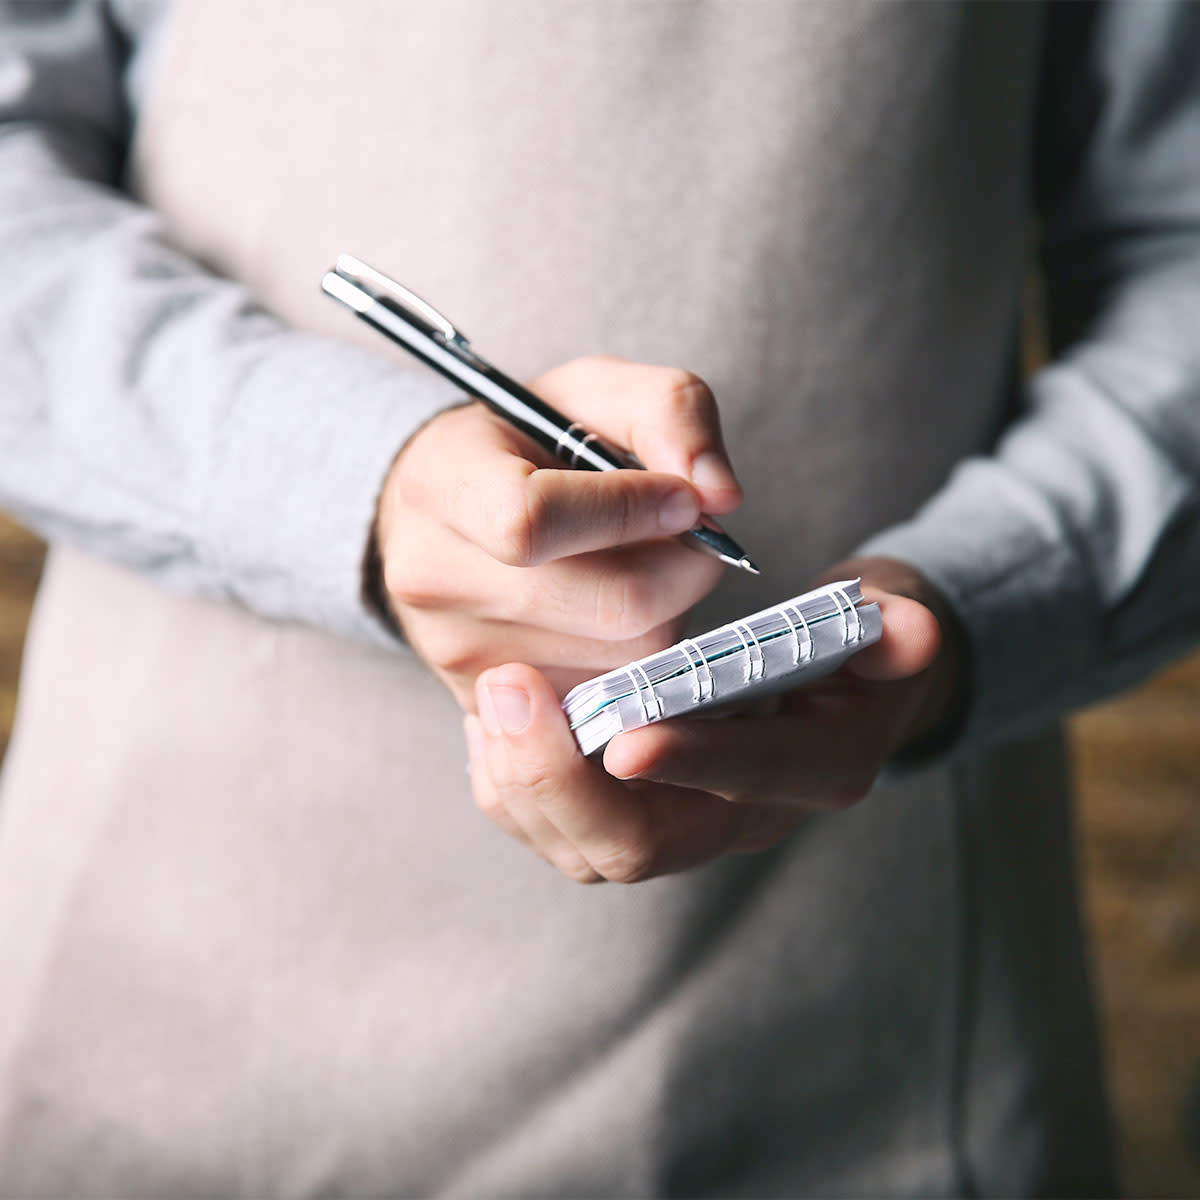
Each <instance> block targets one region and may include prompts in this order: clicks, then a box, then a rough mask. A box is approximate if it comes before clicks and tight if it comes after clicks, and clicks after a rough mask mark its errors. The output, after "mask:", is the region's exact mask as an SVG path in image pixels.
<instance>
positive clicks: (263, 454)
mask: <svg viewBox="0 0 1200 1200" xmlns="http://www.w3.org/2000/svg"><path fill="white" fill-rule="evenodd" d="M278 337H279V342H278V344H277V345H275V346H274V347H272V350H271V352H270V353H267V354H263V355H262V356H261V357H260V358H258V360H257V362H256V363H255V365H254V366H253V367H252V368H251V369H250V370H249V371H248V372H247V373H246V374H245V375H244V376H243V378H242V380H241V383H240V386H239V387H238V389H237V392H236V396H235V403H234V405H233V408H232V411H231V413H230V416H229V419H228V422H227V425H226V428H225V430H224V438H223V440H224V445H223V446H222V447H221V448H220V451H219V454H218V466H217V471H216V473H215V477H214V482H213V488H212V492H211V495H210V497H209V501H208V504H207V506H206V509H205V513H204V516H203V519H202V531H203V543H202V552H204V553H206V554H207V556H208V557H209V558H210V559H211V560H212V561H213V564H214V574H215V576H216V577H217V578H222V579H225V580H230V581H235V582H233V583H231V584H230V585H229V593H230V595H231V596H232V598H234V599H236V600H238V601H240V602H242V603H244V604H247V605H248V606H250V607H252V608H254V609H256V610H257V611H259V612H261V613H264V614H265V615H267V616H270V617H273V618H276V619H279V620H295V621H303V622H306V623H309V624H313V625H318V626H320V627H322V628H325V629H328V630H330V631H332V632H333V633H336V634H339V635H342V636H348V637H353V638H357V639H360V640H366V641H370V642H374V643H377V644H390V645H395V644H396V640H397V639H396V633H395V631H394V630H393V629H392V628H390V627H388V626H386V625H385V623H384V622H383V621H382V620H381V619H380V616H379V614H378V613H376V612H373V611H372V610H371V609H369V608H368V607H367V606H366V605H365V604H364V601H363V566H364V553H365V551H366V549H367V547H368V539H369V535H370V531H371V527H372V523H373V521H374V517H375V507H376V502H377V499H378V495H379V489H380V488H381V486H382V484H383V481H384V479H385V477H386V475H387V473H388V470H389V468H390V467H391V464H392V462H393V460H394V459H395V457H396V455H397V453H398V452H399V451H400V450H401V449H402V448H403V446H404V445H405V443H406V442H407V441H408V440H409V438H410V437H412V435H413V434H414V433H415V432H416V431H417V430H418V429H419V428H420V427H421V426H422V425H424V424H425V423H426V422H427V421H428V420H430V419H431V418H432V417H433V416H435V415H436V414H437V413H439V412H441V411H442V410H443V409H445V408H448V407H450V406H452V405H454V404H456V403H460V402H461V400H462V397H461V395H460V394H459V393H458V392H457V391H455V389H454V388H453V387H452V386H451V385H450V384H449V383H446V382H443V381H442V380H441V379H439V378H438V377H437V376H434V375H432V374H428V375H427V374H426V373H424V372H417V371H415V370H414V371H406V370H401V369H398V368H397V367H396V366H395V365H394V364H391V363H389V362H388V361H387V360H386V359H384V358H382V357H378V356H375V355H372V354H369V353H368V352H366V351H363V350H360V349H358V348H357V347H354V346H351V345H348V344H344V343H341V342H337V341H332V340H328V339H324V338H319V337H315V336H312V335H309V334H301V333H293V332H289V331H283V332H281V333H280V334H279V335H278Z"/></svg>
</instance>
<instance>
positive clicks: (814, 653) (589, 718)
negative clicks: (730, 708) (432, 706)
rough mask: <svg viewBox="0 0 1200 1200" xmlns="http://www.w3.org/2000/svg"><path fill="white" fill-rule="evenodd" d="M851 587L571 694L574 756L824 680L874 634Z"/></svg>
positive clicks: (691, 642)
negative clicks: (624, 736) (655, 726)
mask: <svg viewBox="0 0 1200 1200" xmlns="http://www.w3.org/2000/svg"><path fill="white" fill-rule="evenodd" d="M859 583H860V580H857V579H853V580H846V581H844V582H841V583H831V584H828V585H827V586H825V587H822V588H817V589H816V590H815V591H812V592H806V593H805V594H804V595H803V596H796V597H794V598H793V599H791V600H787V601H785V602H784V603H783V604H776V605H774V606H773V607H771V608H764V609H763V610H762V611H761V612H756V613H751V614H750V616H748V617H743V618H741V620H738V621H732V622H730V624H728V625H722V626H720V627H719V628H717V629H711V630H709V631H708V632H707V633H702V634H699V635H698V636H697V637H695V638H685V639H684V640H683V641H682V642H677V643H676V644H675V645H674V646H670V647H668V648H667V649H666V650H660V651H658V652H657V653H656V654H650V655H647V656H646V657H645V658H639V659H638V660H637V661H636V662H631V663H627V664H626V665H625V666H623V667H618V668H617V669H616V670H615V671H609V672H608V673H607V674H605V675H597V676H596V677H595V678H594V679H588V680H586V681H585V682H584V683H581V684H580V685H579V686H578V687H576V688H572V690H571V691H570V692H569V693H568V694H567V698H566V699H565V700H564V701H563V711H564V712H565V713H566V714H567V720H568V721H569V722H570V725H571V729H572V731H573V732H574V734H575V740H576V741H577V742H578V743H579V746H580V749H582V750H583V752H584V754H591V753H593V752H594V751H596V750H599V749H600V748H601V747H602V746H604V745H606V744H607V743H608V740H609V739H610V738H613V737H615V736H616V735H617V734H618V733H624V732H626V731H627V730H630V729H637V728H639V727H640V726H642V725H649V724H651V723H652V722H654V721H663V720H666V719H667V718H669V717H679V716H684V715H686V714H690V713H695V712H700V711H704V710H706V709H713V708H717V707H721V706H724V705H728V704H732V703H734V702H741V701H743V700H751V699H754V698H756V697H759V696H765V695H769V694H770V693H772V692H781V691H785V690H788V689H790V688H794V687H800V686H801V685H802V684H805V683H808V682H809V681H810V680H813V679H819V678H820V677H821V676H822V675H828V674H829V672H831V671H833V670H835V669H836V668H837V667H839V666H841V664H842V663H843V662H845V661H846V659H847V658H849V657H850V655H852V654H855V653H857V651H859V650H862V649H863V648H864V647H866V646H869V645H871V643H872V642H877V641H878V640H879V636H880V634H881V633H882V631H883V626H882V621H881V618H880V614H879V605H878V604H867V603H865V602H864V601H863V596H862V591H861V590H860V588H859Z"/></svg>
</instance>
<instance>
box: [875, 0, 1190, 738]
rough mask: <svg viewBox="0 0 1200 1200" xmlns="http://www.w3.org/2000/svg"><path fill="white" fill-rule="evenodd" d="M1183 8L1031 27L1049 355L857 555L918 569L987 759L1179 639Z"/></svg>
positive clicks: (1108, 12)
mask: <svg viewBox="0 0 1200 1200" xmlns="http://www.w3.org/2000/svg"><path fill="white" fill-rule="evenodd" d="M1198 54H1200V5H1197V4H1192V3H1187V2H1186V0H1182V2H1174V0H1147V2H1145V3H1120V2H1118V3H1109V4H1062V5H1059V6H1055V7H1053V8H1052V9H1051V11H1050V13H1049V15H1048V24H1047V41H1046V61H1047V67H1046V75H1045V84H1044V87H1043V93H1042V103H1041V106H1040V123H1039V130H1038V135H1039V146H1038V164H1037V165H1038V172H1037V174H1038V182H1039V193H1040V195H1039V207H1040V214H1039V215H1040V219H1041V227H1042V230H1043V246H1042V252H1043V266H1044V276H1045V280H1046V290H1047V296H1048V300H1047V303H1048V308H1049V324H1050V329H1051V333H1052V340H1053V343H1054V349H1055V353H1054V356H1053V358H1052V361H1051V363H1050V365H1049V366H1047V367H1046V368H1045V369H1044V370H1041V371H1039V372H1038V373H1036V374H1035V375H1034V376H1033V377H1032V378H1031V379H1030V380H1029V381H1028V383H1027V386H1026V390H1025V395H1024V405H1023V409H1022V412H1021V414H1020V416H1019V418H1018V419H1017V420H1016V421H1015V422H1014V423H1013V424H1012V425H1011V426H1010V427H1009V428H1008V429H1007V430H1006V431H1005V433H1004V435H1003V437H1002V438H1001V439H1000V441H999V443H998V444H997V445H996V447H995V449H994V452H993V453H992V454H991V455H990V456H987V457H978V458H973V459H970V460H967V461H965V462H963V463H962V464H960V466H959V467H958V468H957V469H956V471H955V472H954V473H953V474H952V475H951V477H950V479H949V480H948V482H947V483H946V485H945V486H944V488H943V489H942V490H941V491H940V492H938V493H937V494H936V495H935V496H933V497H932V499H931V500H930V501H929V502H928V503H927V504H926V505H925V506H924V507H923V508H922V509H921V510H920V511H919V512H918V513H917V514H916V515H915V517H914V518H913V519H912V520H911V521H910V522H908V523H907V524H905V525H903V526H901V527H899V528H894V529H890V530H887V531H885V532H884V533H882V534H880V535H879V536H878V537H876V538H874V539H872V540H871V541H870V542H869V543H868V545H867V546H866V547H865V548H864V549H865V550H866V552H869V553H878V554H887V555H891V556H893V557H897V558H901V559H905V560H907V561H909V562H912V563H913V564H915V565H917V566H918V567H920V568H921V569H922V570H923V571H924V572H925V573H926V574H927V575H928V576H929V577H930V578H931V579H932V580H933V582H935V583H936V584H937V585H938V586H939V587H940V588H941V589H942V590H943V592H944V593H945V594H946V596H947V597H948V598H949V600H950V602H951V604H952V605H953V606H954V608H955V609H956V611H957V613H958V615H959V617H960V618H961V620H962V623H963V625H964V627H965V629H966V631H967V634H968V637H969V640H970V643H971V647H972V655H973V662H972V674H973V681H972V694H971V700H970V707H969V713H968V718H967V721H966V724H965V727H964V729H963V737H964V739H965V740H967V741H976V740H978V741H986V740H993V739H995V738H999V737H1003V736H1005V735H1006V734H1009V733H1015V732H1019V731H1020V730H1022V729H1025V728H1032V727H1036V726H1037V725H1040V724H1044V723H1046V722H1047V721H1048V720H1051V719H1052V718H1053V717H1055V716H1057V715H1059V714H1061V713H1062V712H1064V711H1065V710H1067V709H1069V708H1071V707H1073V706H1077V705H1079V704H1081V703H1084V702H1087V701H1090V700H1093V699H1096V698H1098V697H1100V696H1102V695H1104V694H1106V693H1110V692H1112V691H1115V690H1117V689H1119V688H1121V687H1123V686H1126V685H1128V684H1130V683H1132V682H1133V681H1135V680H1136V679H1138V678H1140V677H1142V676H1143V675H1145V674H1146V673H1147V672H1149V671H1150V670H1151V669H1152V668H1154V667H1155V666H1157V665H1160V664H1161V663H1162V662H1164V661H1165V660H1166V659H1168V658H1169V657H1171V656H1173V655H1175V654H1178V653H1179V652H1180V651H1181V650H1182V649H1184V648H1185V647H1187V646H1188V645H1189V644H1190V643H1191V642H1192V641H1193V640H1194V639H1195V638H1196V636H1197V634H1198V633H1200V590H1198V589H1197V586H1196V585H1197V582H1198V581H1200V70H1198V69H1197V66H1196V62H1197V55H1198Z"/></svg>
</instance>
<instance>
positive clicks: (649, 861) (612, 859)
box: [588, 833, 661, 883]
mask: <svg viewBox="0 0 1200 1200" xmlns="http://www.w3.org/2000/svg"><path fill="white" fill-rule="evenodd" d="M660 857H661V856H660V853H659V847H658V845H657V844H656V842H655V840H654V839H653V838H651V837H649V836H646V835H645V834H644V833H638V834H637V835H634V836H631V837H627V838H624V839H622V840H621V841H619V842H613V843H611V844H609V845H607V846H605V847H603V848H602V849H600V850H598V851H597V852H596V853H593V854H591V855H589V856H588V859H589V862H590V863H591V866H592V868H593V870H595V871H597V872H598V873H599V874H600V875H602V876H603V877H604V878H605V879H607V880H608V881H609V882H610V883H641V882H643V881H644V880H646V879H652V878H653V877H654V876H655V875H656V874H657V873H658V871H657V868H658V864H659V861H660Z"/></svg>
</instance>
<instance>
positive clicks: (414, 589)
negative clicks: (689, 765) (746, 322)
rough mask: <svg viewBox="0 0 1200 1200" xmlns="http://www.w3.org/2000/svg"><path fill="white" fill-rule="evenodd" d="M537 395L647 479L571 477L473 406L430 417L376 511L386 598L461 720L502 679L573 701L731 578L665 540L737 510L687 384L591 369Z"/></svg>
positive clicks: (737, 494) (684, 378) (695, 384)
mask: <svg viewBox="0 0 1200 1200" xmlns="http://www.w3.org/2000/svg"><path fill="white" fill-rule="evenodd" d="M530 387H531V389H532V390H533V391H534V392H536V393H537V394H538V395H540V396H542V397H543V398H544V399H546V400H547V401H548V402H549V403H550V404H552V405H554V406H555V407H556V408H558V409H559V410H560V411H562V412H564V413H566V414H567V415H569V416H570V417H572V418H573V419H575V420H577V421H579V422H581V423H582V424H583V425H584V426H586V427H587V428H589V429H592V430H593V431H594V432H596V433H598V434H600V435H601V436H602V437H604V438H606V439H607V440H609V441H611V442H613V443H614V444H616V445H618V446H621V447H624V448H626V449H631V450H633V452H634V453H635V454H637V456H638V457H639V458H640V459H641V461H642V462H643V463H644V464H645V465H646V467H647V468H648V469H647V470H646V471H607V472H594V471H574V470H569V469H566V468H564V467H563V466H562V464H561V463H558V462H557V460H555V459H554V458H553V457H552V456H551V455H549V454H547V453H545V452H543V451H541V450H540V449H539V448H538V447H536V446H535V445H534V444H533V443H532V442H531V441H529V440H528V439H527V438H525V437H524V436H523V435H521V434H520V433H518V432H517V431H516V430H514V429H513V428H512V427H511V426H510V425H508V424H507V423H505V422H504V421H502V420H500V419H499V418H498V417H496V416H494V415H492V414H491V413H490V412H488V410H487V409H486V408H484V407H483V406H482V405H481V404H470V405H467V406H465V407H462V408H456V409H452V410H449V411H447V412H444V413H442V414H440V415H439V416H437V417H435V418H434V419H433V420H432V421H430V422H429V423H428V424H427V425H426V426H425V427H424V428H423V429H421V430H420V431H419V432H418V433H417V434H416V435H415V436H414V437H413V439H412V440H411V441H410V442H409V444H408V445H407V446H406V447H405V449H404V450H403V451H402V452H401V453H400V455H399V456H398V457H397V459H396V462H395V463H394V464H393V466H392V469H391V471H390V472H389V474H388V478H387V480H386V482H385V484H384V487H383V492H382V494H381V497H380V506H379V518H378V523H377V538H378V543H379V548H380V555H381V558H382V562H383V577H384V586H385V589H386V591H387V594H388V600H389V604H390V607H391V609H392V611H393V613H394V615H395V617H396V619H397V621H398V623H399V625H400V627H401V629H402V630H403V632H404V635H405V637H406V638H407V640H408V642H409V644H410V645H411V646H412V647H413V649H414V650H415V651H416V652H417V653H418V654H419V655H420V656H421V657H422V658H423V659H425V661H426V662H427V663H428V664H429V665H430V666H431V667H432V668H433V670H434V671H435V672H436V673H437V675H438V676H439V677H440V678H441V679H442V680H443V681H444V682H445V683H446V685H447V686H448V687H449V688H450V690H451V691H452V692H453V693H454V695H455V696H456V697H457V699H458V700H459V703H460V704H462V706H463V707H464V708H466V709H473V708H474V705H475V694H474V682H475V677H476V676H477V675H478V674H479V672H480V671H482V670H484V669H485V668H487V667H491V666H495V665H497V664H499V663H503V662H510V661H514V660H517V661H520V662H523V663H527V664H530V665H532V666H534V667H537V668H538V669H539V670H541V671H543V672H544V673H545V675H546V676H547V678H549V679H550V680H551V681H552V683H553V684H554V686H556V687H558V688H559V689H560V690H561V691H564V692H565V691H566V690H567V689H568V688H570V687H571V686H573V685H574V684H575V683H577V682H579V681H580V680H582V679H586V678H587V677H588V676H590V675H594V674H597V673H599V672H603V671H606V670H609V669H610V668H612V667H614V666H618V665H620V664H621V663H622V662H627V661H628V660H630V659H632V658H638V657H641V656H642V655H645V654H649V653H651V652H653V651H654V650H659V649H662V648H663V647H664V646H669V645H670V644H671V643H672V642H674V641H676V640H677V639H678V637H679V636H681V633H682V628H683V624H684V621H685V619H686V618H685V615H686V613H687V612H688V610H689V609H690V608H691V607H692V606H693V605H694V604H695V603H696V602H697V601H698V600H700V599H701V598H702V597H703V596H705V595H706V594H707V593H708V592H709V591H711V590H712V588H713V587H714V586H715V585H716V583H717V580H718V579H719V578H720V577H721V573H722V571H723V570H724V568H723V567H722V566H721V564H720V563H719V562H718V561H717V560H716V559H715V558H712V557H710V556H708V555H706V554H704V553H702V552H699V551H697V550H695V549H692V548H690V547H689V546H687V545H685V544H684V543H683V542H681V541H678V540H676V539H673V538H670V536H669V535H672V534H678V533H681V532H683V531H684V530H687V529H690V528H691V527H692V526H693V525H694V524H695V523H696V519H697V517H698V515H699V514H700V512H701V511H704V512H708V513H712V514H716V515H719V514H721V513H726V512H729V511H731V510H732V509H734V508H736V507H737V506H738V505H739V504H740V503H741V499H742V493H741V489H740V488H739V486H738V484H737V481H736V479H735V478H734V475H733V472H732V469H731V468H730V466H729V463H728V459H727V457H726V455H725V450H724V447H723V445H722V442H721V433H720V428H719V425H718V421H717V411H716V404H715V402H714V400H713V397H712V393H711V392H710V391H709V389H708V388H707V387H706V386H705V384H704V383H703V382H702V381H700V380H699V379H697V378H696V377H695V376H694V375H691V374H689V373H687V372H685V371H680V370H675V369H673V368H667V367H653V366H644V365H640V364H636V363H629V362H625V361H623V360H620V359H615V358H600V357H597V358H584V359H577V360H575V361H573V362H570V363H567V364H566V365H564V366H562V367H558V368H556V369H555V370H553V371H550V372H548V373H547V374H545V375H542V376H541V377H540V378H538V379H536V380H534V381H533V382H532V383H531V384H530Z"/></svg>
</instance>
